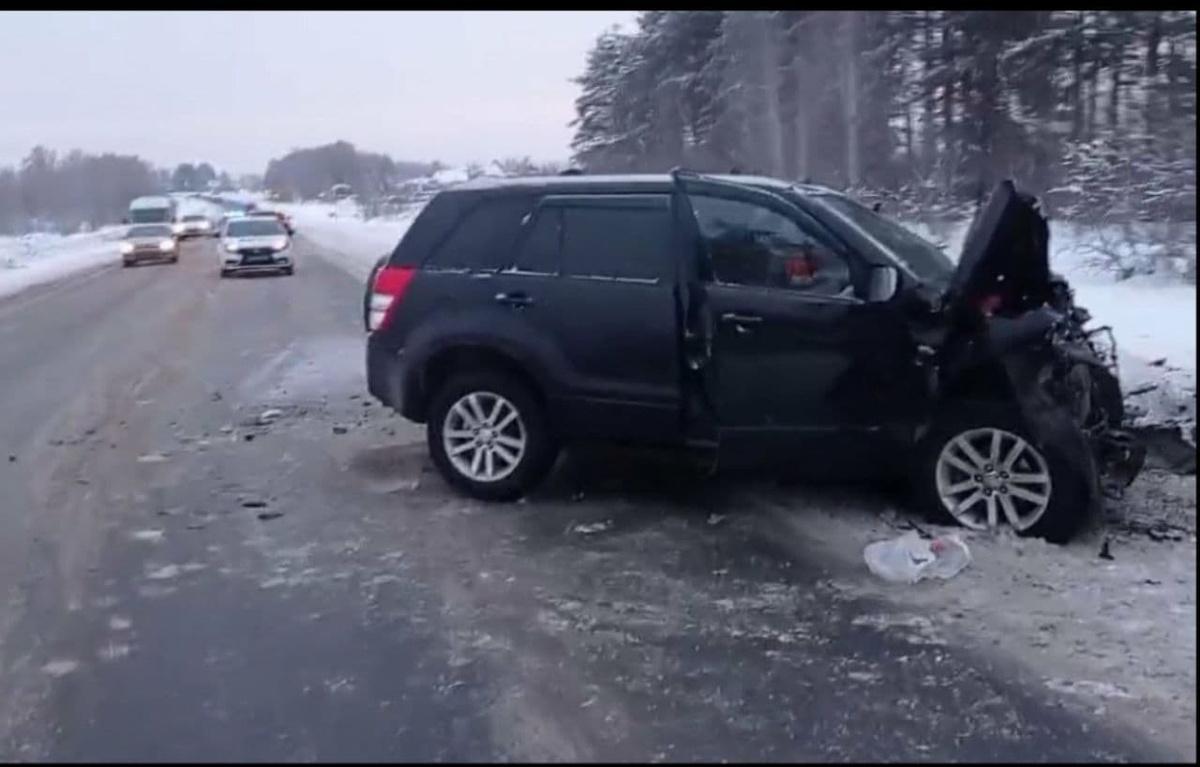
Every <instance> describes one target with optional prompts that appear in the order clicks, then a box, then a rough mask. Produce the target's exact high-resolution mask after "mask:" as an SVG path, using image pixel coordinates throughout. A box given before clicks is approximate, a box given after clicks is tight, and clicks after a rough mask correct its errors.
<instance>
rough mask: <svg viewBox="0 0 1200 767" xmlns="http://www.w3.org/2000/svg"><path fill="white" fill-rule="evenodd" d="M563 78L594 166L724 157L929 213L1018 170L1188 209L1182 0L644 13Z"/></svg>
mask: <svg viewBox="0 0 1200 767" xmlns="http://www.w3.org/2000/svg"><path fill="white" fill-rule="evenodd" d="M577 83H578V84H579V86H580V89H581V92H580V95H579V97H578V99H577V101H576V112H577V118H576V120H575V122H574V123H573V125H574V127H575V129H576V134H575V137H574V141H573V144H572V148H573V150H574V152H575V159H576V162H578V163H580V164H581V165H583V166H585V167H586V168H588V169H589V170H591V171H596V172H600V171H631V170H660V171H661V170H666V169H669V168H671V167H673V166H680V165H682V166H686V167H690V168H694V169H698V170H711V171H728V170H730V169H731V168H739V169H742V170H744V171H747V172H749V171H757V172H763V173H769V174H772V175H781V176H785V177H789V178H806V177H807V178H810V179H812V180H813V181H816V182H819V183H825V184H829V185H833V186H838V187H843V188H856V189H872V190H877V191H878V190H883V191H886V192H890V193H893V196H894V197H895V198H896V200H898V201H901V203H902V204H914V205H919V206H921V207H922V208H923V209H925V210H931V209H942V210H949V209H953V208H956V207H961V206H963V205H964V204H970V203H971V202H973V201H974V200H976V199H977V198H978V197H979V195H980V194H981V192H982V190H984V189H990V188H991V186H992V184H993V183H994V182H995V181H996V180H997V179H1000V178H1003V177H1015V178H1017V179H1019V180H1020V181H1022V182H1023V183H1024V184H1027V185H1029V186H1030V187H1032V188H1033V189H1035V190H1037V191H1039V192H1042V193H1043V194H1045V195H1046V196H1047V202H1048V203H1049V204H1050V205H1051V207H1052V208H1056V209H1057V212H1058V213H1060V214H1064V215H1071V216H1076V217H1081V218H1090V219H1093V220H1101V219H1107V218H1111V217H1125V218H1130V217H1133V218H1140V219H1143V220H1179V219H1187V220H1189V221H1194V220H1195V167H1196V165H1195V160H1196V12H1195V11H1190V10H1187V11H1185V10H1166V11H965V10H956V11H898V10H897V11H840V12H839V11H648V12H644V13H642V14H641V16H640V17H639V22H638V25H637V29H636V30H634V31H632V32H629V33H619V32H616V31H612V32H608V33H605V34H603V35H602V36H600V38H599V39H598V40H597V41H596V43H595V45H594V46H593V48H592V50H591V51H590V53H589V55H588V59H587V64H586V69H585V71H584V73H583V74H582V76H580V77H579V78H578V79H577Z"/></svg>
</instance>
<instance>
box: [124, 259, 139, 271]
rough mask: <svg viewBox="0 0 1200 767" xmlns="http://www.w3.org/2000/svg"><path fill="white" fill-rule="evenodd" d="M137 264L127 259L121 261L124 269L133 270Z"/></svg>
mask: <svg viewBox="0 0 1200 767" xmlns="http://www.w3.org/2000/svg"><path fill="white" fill-rule="evenodd" d="M135 263H136V262H135V261H128V260H126V259H121V267H122V268H124V269H132V268H133V266H134V264H135Z"/></svg>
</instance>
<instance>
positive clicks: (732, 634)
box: [0, 240, 1178, 761]
mask: <svg viewBox="0 0 1200 767" xmlns="http://www.w3.org/2000/svg"><path fill="white" fill-rule="evenodd" d="M212 247H213V246H212V244H211V243H209V242H196V243H191V244H189V245H188V246H187V249H186V250H185V252H184V256H183V259H182V261H181V263H179V264H178V265H163V266H154V265H148V266H143V267H139V268H136V269H119V268H113V269H105V270H101V271H99V272H94V273H91V274H88V275H83V276H81V277H79V278H77V279H75V280H70V281H66V282H62V283H59V284H56V285H52V286H47V287H43V288H38V289H34V290H31V291H27V292H25V293H22V294H20V295H18V296H15V297H13V298H11V299H8V300H6V301H3V302H0V392H3V395H2V396H0V598H3V599H4V602H3V603H0V758H3V759H6V760H8V759H16V760H22V761H24V760H68V761H81V760H84V761H123V760H136V761H235V760H254V761H268V760H269V761H275V760H279V761H314V760H322V761H348V760H353V761H382V760H403V761H425V760H435V759H436V760H489V761H496V760H499V761H513V760H536V761H561V760H584V761H594V760H615V761H641V760H665V761H684V760H688V761H695V760H703V761H718V760H731V761H756V760H769V761H809V760H817V761H849V760H853V761H868V760H869V761H908V760H916V759H924V760H940V761H946V760H956V761H957V760H961V761H1010V760H1019V761H1062V760H1070V761H1083V760H1087V761H1092V760H1102V761H1110V760H1111V761H1127V760H1138V761H1144V760H1154V759H1162V758H1166V759H1172V758H1178V755H1175V754H1170V753H1163V751H1162V750H1161V749H1159V748H1157V747H1155V746H1153V745H1152V744H1150V743H1148V742H1146V739H1145V738H1143V737H1141V736H1140V735H1139V734H1138V733H1134V732H1130V731H1128V730H1127V729H1123V728H1122V727H1120V726H1119V725H1117V724H1116V723H1115V722H1106V721H1103V720H1101V719H1096V718H1093V717H1092V716H1090V715H1088V714H1086V713H1085V712H1083V711H1081V710H1078V709H1077V708H1075V707H1072V706H1070V705H1069V704H1068V703H1067V702H1065V701H1063V700H1060V699H1057V698H1056V697H1055V696H1054V695H1053V694H1052V693H1051V692H1049V691H1047V690H1046V689H1045V688H1044V687H1042V686H1038V685H1033V684H1030V683H1028V682H1027V681H1026V680H1025V678H1024V675H1023V674H1022V671H1021V669H1019V668H1014V667H1012V666H1010V665H1006V664H1005V663H1003V662H1000V661H999V660H997V659H994V658H991V657H989V656H987V655H986V654H982V653H980V652H979V651H978V650H976V649H971V648H967V647H965V646H962V645H958V644H955V643H954V642H952V641H948V640H946V639H945V638H943V637H937V636H934V635H933V634H931V633H930V632H929V631H927V630H925V629H924V628H922V627H923V625H924V624H922V623H921V622H919V621H917V622H914V621H911V620H904V619H899V618H897V619H896V620H887V619H886V616H887V615H888V614H889V613H888V607H887V605H881V604H873V603H867V602H865V601H863V600H861V599H854V598H850V597H847V596H845V595H844V594H841V593H839V592H837V591H836V590H834V589H831V588H828V585H827V584H828V576H829V575H830V573H829V568H830V567H833V566H834V565H833V564H832V563H830V562H826V561H824V560H823V559H822V557H821V555H820V551H819V550H814V549H809V550H807V554H806V555H804V556H798V555H797V553H796V552H797V551H804V549H803V547H802V546H801V547H796V546H790V545H787V544H786V542H785V541H784V540H783V539H784V538H785V537H786V535H789V534H792V533H788V532H787V531H784V530H783V529H781V528H780V527H779V526H778V525H777V524H774V523H772V521H771V518H770V516H769V515H765V514H759V513H758V512H756V511H755V509H754V508H753V506H752V505H751V506H744V505H739V504H735V503H734V502H733V501H732V500H731V499H732V498H733V495H732V491H730V490H729V488H728V487H727V484H726V483H720V484H718V483H715V482H705V481H703V480H701V479H699V478H696V477H693V476H691V475H689V474H687V473H686V472H678V471H668V470H667V469H665V468H657V469H649V468H646V467H644V466H635V467H632V468H631V469H629V470H628V471H622V470H620V469H619V468H618V469H616V470H613V467H612V465H611V464H612V463H613V459H612V457H604V468H601V469H590V470H589V469H587V467H588V465H589V464H588V462H589V460H590V458H589V457H588V456H584V457H582V458H580V459H577V463H578V464H579V465H580V466H582V467H583V468H584V469H585V470H584V471H577V472H570V473H567V472H563V473H560V475H559V476H558V477H556V478H555V479H554V480H553V481H552V482H551V483H550V484H549V486H548V487H547V488H546V489H545V490H543V491H542V492H540V493H539V494H538V495H537V497H535V498H530V499H528V501H527V502H524V503H522V504H518V505H513V506H506V507H488V506H484V505H481V504H476V503H473V502H468V501H464V500H463V499H461V498H458V497H456V496H454V495H453V494H451V493H449V492H447V490H446V489H445V488H444V486H443V485H442V483H441V482H440V481H439V480H438V479H437V477H436V476H435V475H434V474H433V473H432V472H431V470H430V468H429V467H428V464H427V460H426V457H425V450H424V444H423V435H422V433H421V431H420V430H419V429H417V428H415V427H413V426H411V425H408V424H405V423H404V422H402V421H400V420H399V419H398V418H396V417H394V416H390V415H388V414H386V413H384V412H383V411H382V410H381V409H380V408H378V407H377V406H376V405H374V404H373V403H371V402H369V401H368V400H367V398H366V397H365V391H364V389H365V384H364V378H363V375H364V374H363V360H362V349H363V339H362V332H361V326H360V322H361V320H360V311H361V285H359V284H358V283H357V282H355V281H353V280H351V279H349V278H348V277H346V276H345V275H344V274H343V273H342V272H341V271H338V270H336V269H335V268H333V267H331V266H329V265H327V264H326V263H325V262H323V261H321V260H320V259H317V258H304V259H302V260H301V261H300V265H299V267H298V270H297V273H296V275H295V276H294V277H291V278H287V277H261V278H248V279H233V280H224V281H222V280H219V279H218V277H217V275H216V273H215V256H214V254H213V253H212V251H211V248H212ZM299 247H300V248H302V249H303V250H307V251H309V252H308V253H307V255H308V256H312V255H313V254H312V253H311V246H309V245H308V244H307V243H305V242H304V241H303V240H301V241H300V244H299ZM303 250H302V252H303ZM793 502H794V503H797V504H802V503H806V502H808V503H817V502H820V496H816V495H814V496H813V497H812V498H811V499H809V500H806V499H805V497H804V496H796V497H795V499H794V501H793ZM862 502H863V503H870V502H872V501H870V500H869V499H864V500H863V501H862ZM881 616H882V617H881Z"/></svg>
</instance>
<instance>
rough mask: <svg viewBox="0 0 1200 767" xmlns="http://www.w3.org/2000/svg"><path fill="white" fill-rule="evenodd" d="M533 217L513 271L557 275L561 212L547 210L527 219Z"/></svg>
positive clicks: (550, 208)
mask: <svg viewBox="0 0 1200 767" xmlns="http://www.w3.org/2000/svg"><path fill="white" fill-rule="evenodd" d="M530 215H531V216H532V217H533V220H532V221H530V222H529V223H528V225H527V228H526V230H525V236H524V237H522V238H521V239H520V240H518V242H517V248H516V252H515V253H514V254H513V259H512V268H513V270H515V271H518V272H531V273H533V274H558V253H559V242H560V240H561V236H560V235H561V233H562V210H561V209H559V208H554V207H545V208H542V209H541V210H539V211H536V212H534V213H532V214H529V215H527V216H526V217H525V218H529V216H530Z"/></svg>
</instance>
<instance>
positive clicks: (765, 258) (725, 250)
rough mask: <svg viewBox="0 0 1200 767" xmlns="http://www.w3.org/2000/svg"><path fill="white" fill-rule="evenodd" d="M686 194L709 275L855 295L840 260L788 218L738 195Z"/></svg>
mask: <svg viewBox="0 0 1200 767" xmlns="http://www.w3.org/2000/svg"><path fill="white" fill-rule="evenodd" d="M690 199H691V203H692V209H693V210H694V211H695V213H696V224H697V226H698V227H699V229H700V234H701V236H702V237H703V238H704V240H705V244H706V245H707V247H708V253H709V259H710V261H711V264H712V272H713V279H714V281H716V282H718V283H723V284H729V285H745V286H748V287H767V288H777V289H783V290H794V291H802V292H805V293H815V294H818V295H836V296H843V297H847V298H850V297H853V296H854V287H853V281H852V279H851V274H850V268H849V265H848V264H847V263H846V262H845V260H844V259H843V258H842V257H841V256H840V255H839V254H838V253H837V252H835V251H834V250H833V249H831V248H830V247H828V246H827V245H826V244H824V243H823V242H822V241H821V240H820V239H818V238H816V237H814V236H813V235H811V234H809V233H808V232H806V231H804V230H803V229H801V228H800V226H799V225H798V224H797V223H796V222H795V221H793V220H792V219H791V218H788V217H787V216H784V215H782V214H780V213H776V212H775V211H774V210H771V209H770V208H767V207H764V206H761V205H758V204H755V203H749V202H744V201H742V200H734V199H728V198H722V197H712V196H707V195H692V196H691V198H690Z"/></svg>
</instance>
